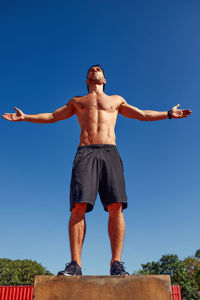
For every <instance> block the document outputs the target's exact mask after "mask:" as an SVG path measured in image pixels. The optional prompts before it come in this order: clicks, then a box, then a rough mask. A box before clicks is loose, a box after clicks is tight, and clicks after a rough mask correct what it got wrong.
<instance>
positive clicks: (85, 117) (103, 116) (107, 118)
mask: <svg viewBox="0 0 200 300" xmlns="http://www.w3.org/2000/svg"><path fill="white" fill-rule="evenodd" d="M117 115H118V112H117V111H115V112H106V111H105V110H98V109H89V110H88V111H87V112H84V113H81V114H79V115H77V117H78V120H79V124H80V127H81V135H80V143H79V146H84V145H94V144H113V145H116V137H115V123H116V118H117Z"/></svg>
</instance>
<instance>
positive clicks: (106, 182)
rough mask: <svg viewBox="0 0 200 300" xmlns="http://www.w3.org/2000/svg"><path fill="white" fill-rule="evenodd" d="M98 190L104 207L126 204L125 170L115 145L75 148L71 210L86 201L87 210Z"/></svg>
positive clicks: (87, 210) (90, 206)
mask: <svg viewBox="0 0 200 300" xmlns="http://www.w3.org/2000/svg"><path fill="white" fill-rule="evenodd" d="M98 192H99V195H100V198H101V202H102V204H103V206H104V209H105V210H106V211H108V210H107V205H109V204H111V203H119V202H121V203H122V207H123V209H125V208H126V207H127V197H126V191H125V181H124V169H123V164H122V160H121V158H120V156H119V153H118V150H117V147H116V146H115V145H107V144H103V145H86V146H80V147H78V150H77V153H76V156H75V159H74V163H73V169H72V178H71V186H70V210H72V208H73V207H74V206H75V202H76V203H78V204H79V203H87V204H88V205H87V209H86V212H89V211H91V210H92V209H93V206H94V203H95V200H96V197H97V193H98Z"/></svg>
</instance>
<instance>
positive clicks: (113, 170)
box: [99, 148, 127, 211]
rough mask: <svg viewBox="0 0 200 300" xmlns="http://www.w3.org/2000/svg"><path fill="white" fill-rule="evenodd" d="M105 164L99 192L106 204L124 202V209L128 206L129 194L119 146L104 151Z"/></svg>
mask: <svg viewBox="0 0 200 300" xmlns="http://www.w3.org/2000/svg"><path fill="white" fill-rule="evenodd" d="M103 157H104V159H103V166H102V170H101V178H100V185H99V194H100V198H101V201H102V204H103V206H104V209H105V210H106V211H108V209H107V206H108V205H109V204H112V203H122V207H123V209H125V208H126V207H127V196H126V188H125V179H124V168H123V163H122V160H121V157H120V155H119V153H118V150H117V148H114V149H111V150H108V151H105V152H104V155H103Z"/></svg>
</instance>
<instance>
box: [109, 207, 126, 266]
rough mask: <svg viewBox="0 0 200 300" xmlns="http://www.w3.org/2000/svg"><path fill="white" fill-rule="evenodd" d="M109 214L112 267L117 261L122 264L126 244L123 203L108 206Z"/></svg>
mask: <svg viewBox="0 0 200 300" xmlns="http://www.w3.org/2000/svg"><path fill="white" fill-rule="evenodd" d="M107 208H108V212H109V222H108V233H109V237H110V243H111V250H112V259H111V263H110V265H112V263H113V262H114V261H115V260H117V261H119V262H121V254H122V249H123V243H124V234H125V222H124V216H123V212H122V203H113V204H110V205H108V206H107Z"/></svg>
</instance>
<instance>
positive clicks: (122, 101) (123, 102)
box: [111, 95, 127, 107]
mask: <svg viewBox="0 0 200 300" xmlns="http://www.w3.org/2000/svg"><path fill="white" fill-rule="evenodd" d="M111 97H112V98H113V99H114V100H115V101H117V104H118V106H119V107H120V106H121V105H126V104H127V102H126V100H125V99H124V98H123V97H121V96H119V95H112V96H111Z"/></svg>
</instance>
